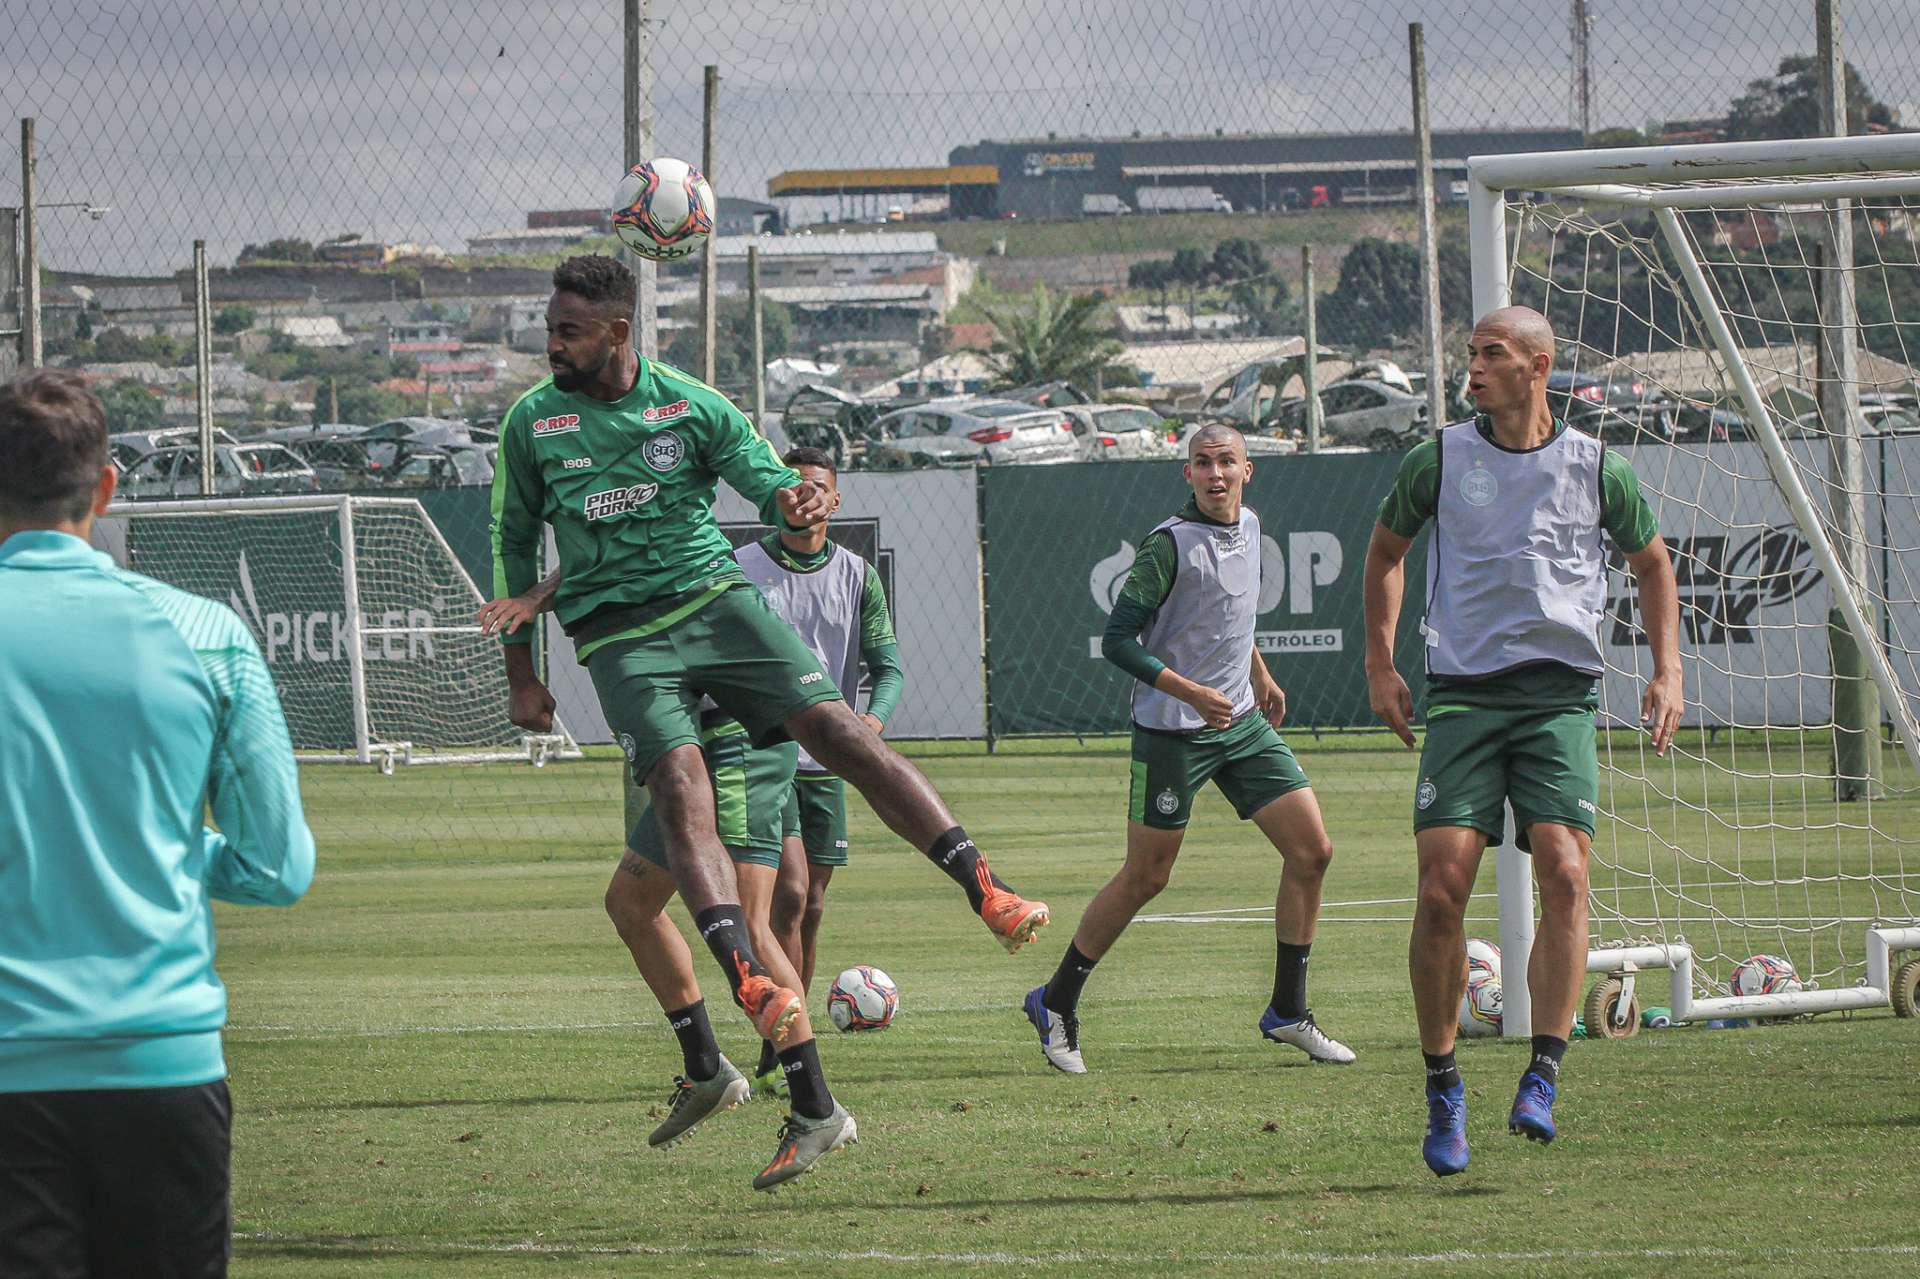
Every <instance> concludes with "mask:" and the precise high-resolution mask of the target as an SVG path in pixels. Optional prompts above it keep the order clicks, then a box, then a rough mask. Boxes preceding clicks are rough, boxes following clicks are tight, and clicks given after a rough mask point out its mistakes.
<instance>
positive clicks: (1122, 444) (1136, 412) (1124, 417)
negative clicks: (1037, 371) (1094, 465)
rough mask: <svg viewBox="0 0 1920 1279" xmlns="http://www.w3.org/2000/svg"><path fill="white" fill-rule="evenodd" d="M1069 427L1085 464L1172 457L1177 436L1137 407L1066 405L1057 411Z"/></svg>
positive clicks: (1151, 413) (1155, 416)
mask: <svg viewBox="0 0 1920 1279" xmlns="http://www.w3.org/2000/svg"><path fill="white" fill-rule="evenodd" d="M1060 412H1061V413H1063V414H1065V415H1066V417H1067V420H1068V421H1070V422H1072V423H1073V438H1074V440H1075V441H1076V442H1077V443H1078V444H1079V445H1080V457H1081V459H1082V460H1084V461H1088V462H1106V461H1115V460H1118V459H1121V458H1142V457H1173V456H1175V454H1176V452H1177V450H1176V449H1175V447H1174V442H1173V441H1174V439H1177V438H1178V433H1177V432H1174V431H1169V430H1168V428H1167V422H1166V419H1164V418H1162V417H1161V416H1160V415H1159V414H1158V413H1156V412H1154V411H1153V410H1152V409H1149V408H1143V407H1141V406H1140V405H1138V404H1069V405H1066V406H1065V407H1063V408H1062V409H1061V410H1060Z"/></svg>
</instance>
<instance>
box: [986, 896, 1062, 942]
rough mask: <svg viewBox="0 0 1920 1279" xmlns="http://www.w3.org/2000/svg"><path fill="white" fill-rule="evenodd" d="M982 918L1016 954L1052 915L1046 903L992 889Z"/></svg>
mask: <svg viewBox="0 0 1920 1279" xmlns="http://www.w3.org/2000/svg"><path fill="white" fill-rule="evenodd" d="M980 918H981V919H982V920H984V921H985V922H986V925H987V927H988V928H990V929H992V930H993V935H994V936H995V937H998V938H999V939H1000V944H1001V945H1002V946H1005V947H1006V948H1007V953H1008V954H1012V953H1013V952H1014V951H1017V950H1019V949H1020V948H1021V947H1022V946H1024V945H1026V944H1027V943H1028V942H1030V941H1032V940H1033V935H1034V934H1035V933H1037V932H1039V931H1040V930H1041V929H1042V928H1044V927H1045V926H1046V923H1047V920H1048V918H1049V915H1048V914H1047V904H1046V903H1045V902H1030V901H1028V900H1026V899H1025V898H1023V897H1021V896H1020V895H1019V894H1018V893H1014V892H1010V891H1008V890H1007V889H1004V888H989V889H988V890H987V899H986V901H984V902H982V903H981V905H980Z"/></svg>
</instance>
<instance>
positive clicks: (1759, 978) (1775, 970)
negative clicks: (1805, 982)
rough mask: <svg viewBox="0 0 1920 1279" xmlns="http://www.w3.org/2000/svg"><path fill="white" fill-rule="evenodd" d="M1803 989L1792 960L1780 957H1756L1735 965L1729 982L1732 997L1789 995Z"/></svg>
mask: <svg viewBox="0 0 1920 1279" xmlns="http://www.w3.org/2000/svg"><path fill="white" fill-rule="evenodd" d="M1800 989H1802V987H1801V984H1800V974H1799V973H1796V972H1795V971H1794V970H1793V962H1792V961H1791V960H1786V959H1782V958H1781V957H1780V956H1778V955H1755V956H1753V957H1752V958H1751V959H1743V960H1741V961H1740V962H1739V963H1738V964H1736V965H1734V969H1733V976H1732V977H1731V978H1729V979H1728V981H1727V993H1728V994H1731V995H1789V994H1792V993H1793V992H1794V991H1796V990H1800Z"/></svg>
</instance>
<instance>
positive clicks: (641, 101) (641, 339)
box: [621, 0, 659, 360]
mask: <svg viewBox="0 0 1920 1279" xmlns="http://www.w3.org/2000/svg"><path fill="white" fill-rule="evenodd" d="M625 35H626V55H627V58H626V77H625V82H624V84H625V90H626V93H625V97H626V115H625V128H624V129H623V130H622V139H621V141H622V144H623V152H624V154H625V156H626V165H627V167H628V168H629V169H631V168H632V167H633V166H634V165H636V164H640V163H642V162H643V161H646V160H651V159H653V0H625ZM626 257H627V262H628V265H630V266H631V267H632V268H633V274H634V278H635V280H636V282H637V283H638V285H639V296H638V297H637V298H636V299H635V301H634V306H633V345H634V349H635V350H636V351H638V352H639V353H640V355H641V356H642V357H643V358H645V359H649V360H651V359H652V358H654V356H656V355H658V354H659V329H658V317H659V308H658V305H657V301H658V295H657V294H656V293H655V291H654V290H655V276H654V268H653V263H652V262H649V261H648V260H647V259H645V258H643V257H640V256H639V255H638V254H635V253H628V254H627V255H626Z"/></svg>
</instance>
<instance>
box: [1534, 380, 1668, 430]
mask: <svg viewBox="0 0 1920 1279" xmlns="http://www.w3.org/2000/svg"><path fill="white" fill-rule="evenodd" d="M1646 398H1647V386H1646V383H1644V382H1642V381H1641V380H1640V379H1639V378H1636V377H1627V376H1624V375H1619V374H1601V373H1575V372H1573V371H1571V370H1568V369H1559V370H1556V371H1554V372H1552V373H1549V374H1547V409H1548V411H1550V412H1551V413H1552V414H1553V415H1554V416H1555V417H1557V418H1562V419H1568V418H1569V415H1570V414H1571V413H1572V412H1573V411H1574V410H1575V409H1576V407H1577V406H1580V405H1587V404H1595V405H1607V406H1611V407H1614V408H1624V407H1626V406H1627V405H1630V404H1638V403H1640V402H1641V401H1642V400H1644V399H1646Z"/></svg>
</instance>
